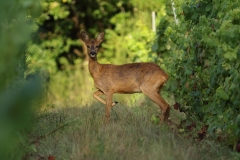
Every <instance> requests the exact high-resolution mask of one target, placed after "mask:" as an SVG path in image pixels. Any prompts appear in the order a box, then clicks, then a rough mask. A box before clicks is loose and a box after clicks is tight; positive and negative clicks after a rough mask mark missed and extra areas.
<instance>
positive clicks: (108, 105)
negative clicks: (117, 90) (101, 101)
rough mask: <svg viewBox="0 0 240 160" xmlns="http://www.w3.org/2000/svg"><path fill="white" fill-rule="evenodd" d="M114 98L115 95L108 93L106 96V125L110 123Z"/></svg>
mask: <svg viewBox="0 0 240 160" xmlns="http://www.w3.org/2000/svg"><path fill="white" fill-rule="evenodd" d="M112 97H113V93H108V94H106V110H105V123H106V124H108V123H109V117H110V112H111V107H112Z"/></svg>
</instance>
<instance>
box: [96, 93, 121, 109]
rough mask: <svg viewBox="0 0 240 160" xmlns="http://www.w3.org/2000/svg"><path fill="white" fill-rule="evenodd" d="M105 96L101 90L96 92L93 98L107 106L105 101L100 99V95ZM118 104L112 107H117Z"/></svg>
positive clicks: (113, 104)
mask: <svg viewBox="0 0 240 160" xmlns="http://www.w3.org/2000/svg"><path fill="white" fill-rule="evenodd" d="M102 94H104V93H103V92H102V91H101V90H97V91H96V92H94V93H93V97H94V98H96V99H97V100H99V101H100V102H102V103H103V104H105V105H106V104H107V103H106V101H105V100H103V99H102V98H100V97H99V95H102ZM117 103H118V102H112V107H113V106H115V105H116V104H117Z"/></svg>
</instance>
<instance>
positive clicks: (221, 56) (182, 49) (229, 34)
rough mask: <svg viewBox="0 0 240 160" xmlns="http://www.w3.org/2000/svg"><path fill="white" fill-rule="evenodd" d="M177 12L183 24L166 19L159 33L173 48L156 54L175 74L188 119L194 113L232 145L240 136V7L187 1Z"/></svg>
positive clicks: (173, 83)
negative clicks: (175, 23) (160, 55)
mask: <svg viewBox="0 0 240 160" xmlns="http://www.w3.org/2000/svg"><path fill="white" fill-rule="evenodd" d="M177 12H178V18H179V19H180V24H179V25H174V24H173V23H171V22H168V21H167V22H166V23H170V25H169V26H167V27H165V28H163V29H162V27H161V26H159V27H161V28H159V32H158V35H159V36H160V34H161V36H164V41H163V40H161V42H163V43H164V44H163V46H169V47H168V48H167V49H168V50H166V49H164V48H163V47H158V48H157V50H158V51H159V52H162V53H163V55H162V57H163V58H162V59H160V61H164V62H166V63H165V66H166V69H167V70H168V73H170V74H171V77H172V79H170V86H171V90H172V91H174V95H175V98H176V101H177V103H180V105H181V109H182V110H184V111H185V112H186V113H187V114H188V115H189V116H188V117H189V118H190V117H193V116H191V115H195V116H196V117H195V118H197V119H198V120H200V121H201V122H202V123H204V124H208V125H209V129H208V131H209V133H213V135H214V137H215V138H218V137H219V136H223V137H224V136H227V137H228V138H227V142H228V144H231V145H234V144H235V143H236V142H237V140H238V139H239V138H240V123H239V122H240V121H239V117H240V114H239V106H240V99H239V96H238V95H239V94H240V85H239V82H240V72H239V71H240V64H239V59H240V48H239V46H240V45H239V44H240V41H239V39H240V32H239V31H240V26H239V22H240V4H239V2H238V1H237V0H233V1H218V0H201V1H198V0H191V1H190V0H189V1H185V2H184V4H183V5H182V9H180V8H178V9H177ZM160 25H161V24H160ZM161 29H162V30H161ZM156 43H157V44H159V40H158V41H157V42H156ZM163 51H164V52H163Z"/></svg>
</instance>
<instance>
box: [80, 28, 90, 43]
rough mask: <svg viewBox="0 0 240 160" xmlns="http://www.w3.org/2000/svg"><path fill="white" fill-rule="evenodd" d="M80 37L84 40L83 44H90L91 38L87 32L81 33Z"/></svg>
mask: <svg viewBox="0 0 240 160" xmlns="http://www.w3.org/2000/svg"><path fill="white" fill-rule="evenodd" d="M80 37H81V39H82V40H83V42H88V41H89V36H88V34H87V33H86V32H85V31H82V32H81V34H80Z"/></svg>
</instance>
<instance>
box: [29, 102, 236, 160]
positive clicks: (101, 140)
mask: <svg viewBox="0 0 240 160" xmlns="http://www.w3.org/2000/svg"><path fill="white" fill-rule="evenodd" d="M157 114H158V109H157V107H150V106H149V107H148V105H142V106H140V107H127V106H124V105H121V104H118V105H117V106H115V107H114V108H113V109H112V112H111V120H110V124H108V125H104V124H103V120H104V105H102V104H100V103H97V104H93V105H91V106H85V107H66V108H62V109H59V110H54V111H51V112H49V113H44V114H42V115H40V116H39V117H38V118H37V119H36V122H35V126H36V127H35V130H34V132H33V133H32V134H30V135H29V137H30V139H31V140H34V142H32V147H33V150H32V152H31V154H29V155H27V156H26V157H27V158H28V159H30V160H31V159H37V158H39V157H42V158H45V159H47V157H48V156H53V157H55V158H56V159H57V160H64V159H66V160H78V159H84V160H95V159H96V160H98V159H101V160H102V159H103V160H115V159H116V160H121V159H123V160H127V159H129V160H134V159H137V160H147V159H151V160H154V159H156V160H226V159H227V160H231V159H234V157H233V155H232V153H231V151H230V149H229V148H226V147H224V146H221V145H220V144H217V143H215V142H212V141H209V140H204V141H201V142H198V141H196V140H194V139H187V138H184V137H183V136H182V135H181V134H178V133H175V132H173V131H172V130H170V129H169V128H168V127H167V126H164V125H162V126H159V125H155V124H153V123H152V122H151V120H150V119H151V117H152V115H157ZM172 116H174V113H173V114H172ZM41 136H43V137H41Z"/></svg>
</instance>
